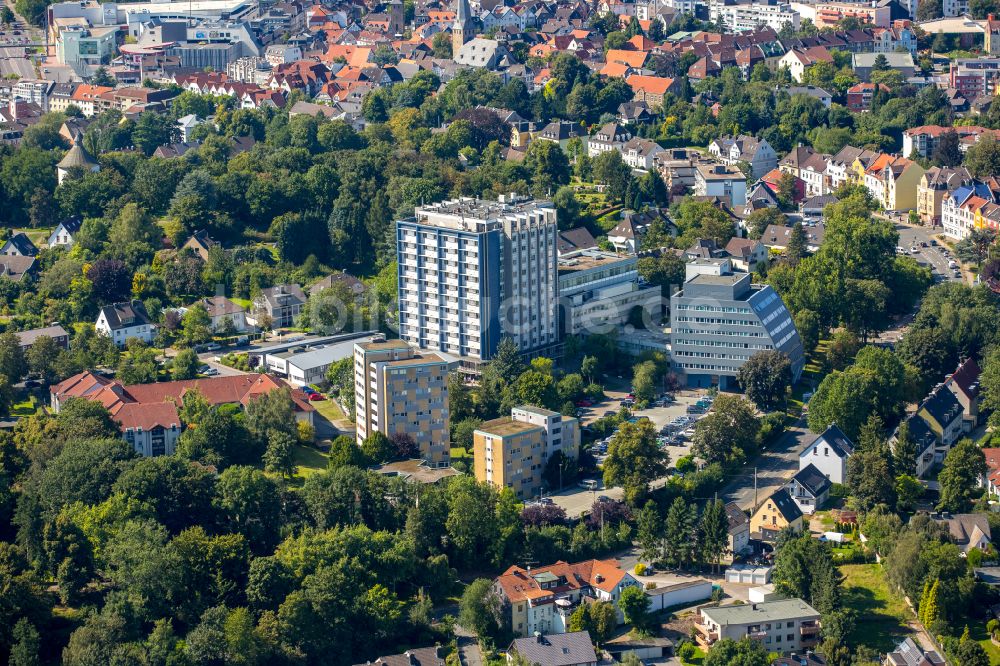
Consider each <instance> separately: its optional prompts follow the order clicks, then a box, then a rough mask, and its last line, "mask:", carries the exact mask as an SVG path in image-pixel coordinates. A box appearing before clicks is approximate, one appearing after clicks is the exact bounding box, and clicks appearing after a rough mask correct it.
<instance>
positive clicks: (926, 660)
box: [882, 636, 948, 666]
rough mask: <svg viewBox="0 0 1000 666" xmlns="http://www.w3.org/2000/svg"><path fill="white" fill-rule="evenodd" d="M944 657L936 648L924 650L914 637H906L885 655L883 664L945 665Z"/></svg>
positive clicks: (909, 665) (883, 665) (887, 665)
mask: <svg viewBox="0 0 1000 666" xmlns="http://www.w3.org/2000/svg"><path fill="white" fill-rule="evenodd" d="M947 663H948V662H946V661H945V660H944V658H943V657H942V656H941V655H940V654H938V653H937V652H935V651H934V650H924V649H922V648H920V647H918V646H917V644H916V643H915V642H914V640H913V639H912V638H910V637H909V636H907V637H906V638H904V639H903V640H902V641H901V642H900V643H899V645H897V646H896V649H895V650H893V651H892V652H890V653H888V654H887V655H885V658H884V659H883V660H882V666H945V664H947Z"/></svg>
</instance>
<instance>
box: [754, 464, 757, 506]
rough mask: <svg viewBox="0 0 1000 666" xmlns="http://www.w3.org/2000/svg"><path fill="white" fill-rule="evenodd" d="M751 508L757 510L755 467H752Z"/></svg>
mask: <svg viewBox="0 0 1000 666" xmlns="http://www.w3.org/2000/svg"><path fill="white" fill-rule="evenodd" d="M753 510H754V511H756V510H757V468H756V467H754V468H753Z"/></svg>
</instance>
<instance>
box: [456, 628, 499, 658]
mask: <svg viewBox="0 0 1000 666" xmlns="http://www.w3.org/2000/svg"><path fill="white" fill-rule="evenodd" d="M455 638H456V639H457V640H458V657H459V659H460V660H461V662H462V666H483V654H482V652H480V651H479V641H477V640H476V635H475V634H473V633H472V632H471V631H467V630H466V629H463V628H462V627H460V626H459V625H457V624H456V625H455ZM505 647H506V646H505Z"/></svg>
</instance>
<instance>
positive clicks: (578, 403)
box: [576, 400, 594, 407]
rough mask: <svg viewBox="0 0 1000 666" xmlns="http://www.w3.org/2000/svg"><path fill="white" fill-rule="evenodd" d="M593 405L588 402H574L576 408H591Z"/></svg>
mask: <svg viewBox="0 0 1000 666" xmlns="http://www.w3.org/2000/svg"><path fill="white" fill-rule="evenodd" d="M593 404H594V403H592V402H591V401H590V400H577V401H576V406H577V407H591V406H593Z"/></svg>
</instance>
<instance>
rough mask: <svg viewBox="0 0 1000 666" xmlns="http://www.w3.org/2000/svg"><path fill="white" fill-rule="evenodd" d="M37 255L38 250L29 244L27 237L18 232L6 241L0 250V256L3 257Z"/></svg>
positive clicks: (29, 240) (32, 244)
mask: <svg viewBox="0 0 1000 666" xmlns="http://www.w3.org/2000/svg"><path fill="white" fill-rule="evenodd" d="M37 255H38V248H37V247H35V244H34V243H32V242H31V239H30V238H28V235H27V234H25V233H24V232H21V231H18V232H17V233H16V234H14V235H13V236H11V237H10V238H8V239H7V242H6V243H4V244H3V247H2V248H0V256H4V257H34V256H37Z"/></svg>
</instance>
